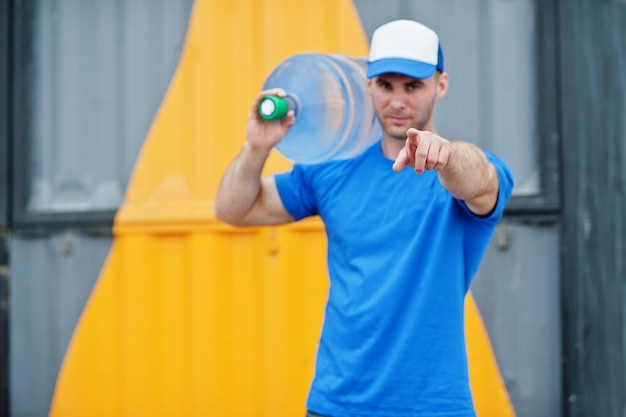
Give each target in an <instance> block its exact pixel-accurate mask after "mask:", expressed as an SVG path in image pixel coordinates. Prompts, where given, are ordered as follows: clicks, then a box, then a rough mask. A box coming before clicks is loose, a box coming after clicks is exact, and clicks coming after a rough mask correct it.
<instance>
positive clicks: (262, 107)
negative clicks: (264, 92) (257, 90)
mask: <svg viewBox="0 0 626 417" xmlns="http://www.w3.org/2000/svg"><path fill="white" fill-rule="evenodd" d="M258 110H259V114H260V115H261V118H263V119H265V120H278V119H282V118H283V117H285V116H286V115H287V112H288V111H289V105H288V104H287V100H285V99H284V98H282V97H278V96H265V97H264V98H263V100H261V102H260V103H259V109H258Z"/></svg>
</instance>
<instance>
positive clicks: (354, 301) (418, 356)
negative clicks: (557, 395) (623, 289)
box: [276, 142, 513, 417]
mask: <svg viewBox="0 0 626 417" xmlns="http://www.w3.org/2000/svg"><path fill="white" fill-rule="evenodd" d="M486 155H487V157H488V159H489V161H490V162H491V163H492V164H493V165H494V166H495V167H496V171H497V173H498V178H499V181H500V190H499V196H498V203H497V206H496V208H495V209H494V210H493V212H492V213H491V214H490V215H488V216H486V217H479V216H476V215H474V214H473V213H471V212H470V211H469V210H468V209H467V207H466V206H465V204H464V203H463V202H461V201H459V200H457V199H455V198H454V197H452V195H451V194H450V193H449V192H448V191H447V190H445V189H444V188H443V187H442V186H441V183H440V182H439V178H438V176H437V173H436V172H435V171H426V172H425V173H424V174H422V175H417V174H415V172H414V170H413V169H411V168H406V169H404V170H403V171H401V172H398V173H396V172H393V171H392V169H391V166H392V164H393V161H391V160H389V159H387V158H386V157H385V156H384V155H383V154H382V151H381V145H380V142H379V143H377V144H376V145H374V146H372V147H371V148H370V149H368V150H367V151H366V152H365V153H363V154H362V155H360V156H358V157H356V158H353V159H349V160H343V161H331V162H325V163H321V164H315V165H298V164H296V165H294V167H293V170H292V171H290V172H288V173H284V174H278V175H276V185H277V187H278V192H279V194H280V198H281V200H282V202H283V205H284V206H285V208H286V210H287V211H288V212H289V213H290V214H291V215H292V216H293V217H294V218H295V219H296V220H300V219H303V218H305V217H308V216H313V215H319V216H320V217H321V218H322V220H323V222H324V224H325V227H326V234H327V239H328V272H329V277H330V290H329V295H328V302H327V305H326V311H325V319H324V325H323V328H322V335H321V340H320V345H319V348H318V353H317V363H316V370H315V378H314V380H313V383H312V386H311V391H310V393H309V398H308V402H307V407H308V409H309V410H311V411H313V412H316V413H319V414H323V415H327V416H333V417H335V416H337V417H390V416H401V417H409V416H411V417H418V416H420V417H421V416H429V417H431V416H437V417H474V416H475V412H474V407H473V402H472V396H471V393H470V389H469V377H468V367H467V356H466V350H465V336H464V318H463V314H464V298H465V295H466V293H467V291H468V288H469V286H470V283H471V280H472V277H473V275H474V274H475V272H476V270H477V269H478V266H479V264H480V261H481V258H482V256H483V254H484V252H485V250H486V247H487V244H488V243H489V240H490V238H491V235H492V233H493V230H494V228H495V226H496V224H497V222H498V221H499V219H500V218H501V216H502V213H503V210H504V206H505V205H506V203H507V201H508V199H509V197H510V194H511V191H512V188H513V180H512V177H511V173H510V171H509V169H508V168H507V167H506V166H505V165H504V163H503V162H502V161H500V160H499V159H498V158H497V157H496V156H494V155H493V154H490V153H486Z"/></svg>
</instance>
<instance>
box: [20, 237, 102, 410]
mask: <svg viewBox="0 0 626 417" xmlns="http://www.w3.org/2000/svg"><path fill="white" fill-rule="evenodd" d="M110 245H111V238H110V237H104V236H103V237H98V236H93V235H85V234H82V233H81V232H77V231H67V232H62V233H56V234H53V235H50V236H25V235H22V234H19V233H16V234H14V235H13V236H12V240H11V277H12V281H11V305H10V308H11V310H10V317H11V327H10V352H11V357H10V365H11V366H10V386H11V393H10V394H11V397H10V398H11V409H12V410H11V415H14V416H44V415H47V414H48V410H49V407H50V400H51V398H52V393H53V390H54V386H55V382H56V379H57V376H58V373H59V370H60V368H61V363H62V360H63V357H64V354H65V350H66V349H67V346H68V343H69V341H70V337H71V335H72V332H73V330H74V327H75V326H76V323H77V321H78V318H79V316H80V314H81V311H82V309H83V308H84V306H85V303H86V301H87V299H88V297H89V294H90V293H91V290H92V288H93V285H94V283H95V282H96V279H97V277H98V275H99V273H100V270H101V268H102V265H103V263H104V260H105V258H106V256H107V253H108V250H109V248H110Z"/></svg>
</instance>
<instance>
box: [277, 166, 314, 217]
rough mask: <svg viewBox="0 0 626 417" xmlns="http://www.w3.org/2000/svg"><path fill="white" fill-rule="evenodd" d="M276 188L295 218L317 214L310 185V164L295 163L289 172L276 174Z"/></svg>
mask: <svg viewBox="0 0 626 417" xmlns="http://www.w3.org/2000/svg"><path fill="white" fill-rule="evenodd" d="M274 179H275V180H276V188H277V189H278V194H279V195H280V199H281V201H282V203H283V206H284V207H285V209H286V210H287V212H288V213H289V214H291V216H293V218H294V219H296V220H302V219H304V218H306V217H310V216H315V215H317V214H318V208H317V203H316V198H315V193H314V192H313V189H312V187H311V181H312V169H311V167H310V166H306V165H299V164H295V165H294V166H293V169H292V170H291V171H289V172H284V173H281V174H276V175H275V176H274Z"/></svg>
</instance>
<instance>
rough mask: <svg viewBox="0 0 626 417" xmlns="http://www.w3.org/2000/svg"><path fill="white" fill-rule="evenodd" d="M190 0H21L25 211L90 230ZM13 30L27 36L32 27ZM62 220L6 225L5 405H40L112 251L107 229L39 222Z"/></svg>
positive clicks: (45, 405)
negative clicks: (28, 49)
mask: <svg viewBox="0 0 626 417" xmlns="http://www.w3.org/2000/svg"><path fill="white" fill-rule="evenodd" d="M33 3H35V2H33ZM191 4H192V1H191V0H188V1H186V2H184V3H180V2H168V1H163V2H161V3H158V4H157V3H155V2H90V3H87V2H81V3H80V4H79V3H76V2H72V1H60V2H36V3H35V4H32V3H31V4H24V3H21V5H18V6H17V9H18V12H19V13H21V14H22V16H21V18H22V19H24V18H26V19H28V17H27V16H24V15H28V14H29V11H28V9H29V8H30V7H32V6H35V10H36V13H35V14H36V16H37V17H36V19H35V20H36V22H37V23H36V24H35V25H33V26H34V27H35V28H36V29H37V31H36V33H35V34H34V35H33V36H34V37H33V41H32V42H33V43H34V44H35V45H34V48H33V54H34V58H33V62H24V61H23V60H22V61H20V62H21V63H22V65H30V64H34V65H35V67H36V70H35V71H34V72H33V74H32V79H29V80H28V81H25V80H23V78H25V77H22V81H21V83H22V84H20V85H23V86H26V85H27V86H28V88H29V91H28V92H25V91H23V90H22V91H21V93H22V94H26V95H32V97H34V98H35V99H34V100H33V102H32V106H33V107H32V108H30V109H29V110H30V111H32V115H31V116H30V118H32V121H30V122H29V126H32V127H33V130H32V132H33V134H32V135H27V136H28V138H29V139H30V140H31V146H28V147H23V146H21V144H20V143H21V142H20V141H16V143H17V144H18V145H20V149H19V152H18V155H24V154H25V153H24V152H27V151H28V149H32V151H33V153H32V154H30V156H31V158H32V160H33V161H34V162H35V163H33V164H32V165H31V164H20V165H21V166H25V165H26V166H28V167H32V168H33V172H32V173H30V174H32V177H33V178H36V179H35V180H34V183H35V184H34V185H36V184H39V185H37V186H35V187H33V188H32V189H31V187H22V188H20V190H19V191H20V192H22V193H23V192H24V191H25V190H28V189H31V190H32V193H31V194H30V198H31V199H30V202H29V206H28V207H27V209H28V210H43V211H57V210H69V211H78V212H83V215H82V219H83V224H82V226H83V227H84V228H86V229H92V228H93V226H92V225H91V224H90V221H91V220H90V219H91V218H93V217H94V216H93V213H92V210H98V209H103V208H109V207H113V208H117V205H119V203H120V202H121V199H122V197H123V194H124V192H125V188H126V185H127V183H128V180H129V178H130V175H131V171H132V169H133V166H134V163H135V160H136V157H137V154H138V152H139V149H140V147H141V145H142V144H143V141H144V139H145V135H146V132H147V131H148V128H149V126H150V125H151V123H152V121H153V118H154V116H155V113H156V111H157V109H158V107H159V105H160V103H161V101H162V98H163V95H164V92H165V90H166V88H167V86H168V85H169V82H170V80H171V76H172V73H173V72H174V70H175V67H176V65H177V63H178V58H179V54H180V51H181V49H182V46H183V40H184V37H185V30H186V27H187V22H188V15H189V13H190V9H191ZM20 28H21V29H26V28H30V25H27V24H24V25H22V26H20ZM17 36H19V43H22V44H25V43H28V42H29V37H30V36H31V34H30V33H25V32H24V31H22V32H19V33H17ZM3 39H4V38H2V40H3ZM20 73H21V74H29V73H28V72H26V71H20ZM30 118H21V119H19V122H20V123H25V122H27V121H28V120H31V119H30ZM1 127H2V126H0V128H1ZM21 129H22V130H21V132H29V131H30V128H29V127H28V126H22V127H21ZM20 137H21V136H20ZM3 156H4V155H3ZM17 168H19V167H16V169H17ZM16 172H17V171H16ZM30 174H29V175H28V177H27V176H24V175H21V176H20V178H21V179H23V178H30V177H31V175H30ZM16 175H20V174H19V173H17V174H16ZM22 185H26V184H23V183H22ZM0 189H2V190H4V189H5V187H0ZM92 189H93V190H95V191H94V193H91V190H92ZM98 190H101V191H98ZM20 209H21V210H22V213H23V212H24V207H23V206H22V207H21V208H20ZM65 228H67V226H66V225H65V224H64V223H62V222H58V221H57V222H56V223H55V222H51V223H50V224H48V225H45V226H43V227H39V229H38V231H39V232H41V233H39V234H34V235H33V234H31V235H25V234H23V233H19V232H17V233H15V234H14V239H13V242H14V244H13V246H12V248H11V260H12V278H13V288H12V290H13V292H12V300H11V324H12V325H11V329H10V331H11V333H10V336H11V339H10V343H11V345H10V347H11V352H12V355H11V358H10V371H11V374H10V384H11V393H10V395H11V400H12V402H11V403H12V415H16V416H18V415H20V416H21V415H24V416H35V415H47V413H48V411H49V407H50V401H51V398H52V394H53V391H54V388H55V383H56V379H57V377H58V373H59V370H60V367H61V363H62V360H63V357H64V355H65V351H66V348H67V347H68V343H69V341H70V337H71V335H72V332H73V330H74V328H75V326H76V324H77V322H78V319H79V316H80V314H81V312H82V310H83V308H84V307H85V303H86V301H87V299H88V297H89V295H90V293H91V291H92V288H93V285H94V283H95V282H96V279H97V277H98V275H99V273H100V271H101V268H102V266H103V263H104V259H105V258H106V256H107V253H108V252H109V250H110V246H111V241H112V238H111V231H110V230H109V231H106V230H104V231H99V230H90V231H89V230H88V231H85V229H83V230H71V231H69V232H66V231H61V232H54V233H47V232H46V230H47V229H48V230H57V229H61V230H63V229H65Z"/></svg>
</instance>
